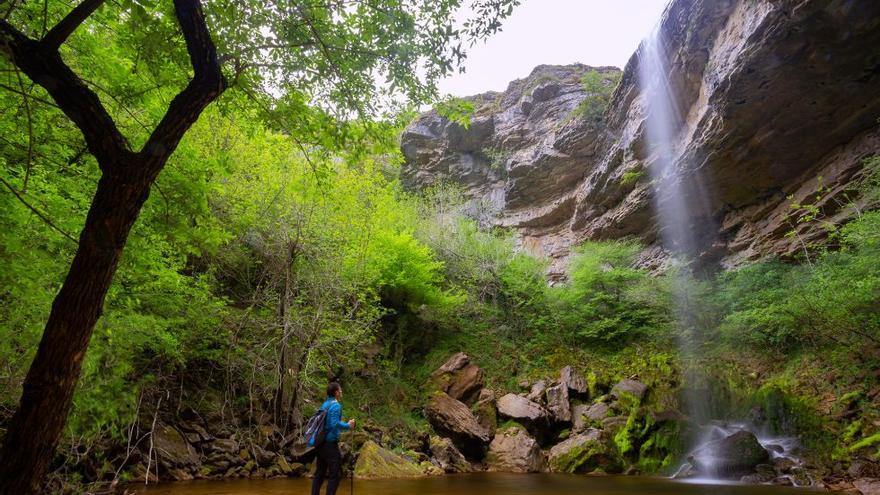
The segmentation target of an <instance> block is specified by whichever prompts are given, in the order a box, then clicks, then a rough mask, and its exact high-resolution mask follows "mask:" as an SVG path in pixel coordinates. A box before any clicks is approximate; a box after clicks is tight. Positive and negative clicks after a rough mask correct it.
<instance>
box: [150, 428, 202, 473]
mask: <svg viewBox="0 0 880 495" xmlns="http://www.w3.org/2000/svg"><path fill="white" fill-rule="evenodd" d="M153 452H155V454H156V456H157V458H158V459H159V464H160V465H162V467H164V468H165V469H167V470H171V469H172V468H189V467H193V466H195V465H196V464H198V462H199V456H198V454H196V451H195V449H194V448H193V447H192V445H190V444H189V443H187V441H186V439H184V438H183V435H181V434H180V432H179V431H177V430H175V429H174V428H172V427H170V426H168V425H157V426H156V429H154V430H153Z"/></svg>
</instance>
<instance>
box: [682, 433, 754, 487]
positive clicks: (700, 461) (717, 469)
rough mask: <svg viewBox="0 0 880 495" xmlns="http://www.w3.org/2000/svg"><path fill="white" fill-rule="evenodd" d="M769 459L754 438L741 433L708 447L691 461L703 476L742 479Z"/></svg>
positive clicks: (695, 453) (749, 434) (707, 445)
mask: <svg viewBox="0 0 880 495" xmlns="http://www.w3.org/2000/svg"><path fill="white" fill-rule="evenodd" d="M769 459H770V453H769V452H767V450H766V449H764V447H762V446H761V444H760V443H758V439H757V438H756V437H755V435H754V434H752V433H751V432H748V431H738V432H736V433H734V434H733V435H730V436H728V437H726V438H722V439H721V440H717V441H714V442H711V443H708V444H706V445H705V446H703V447H702V448H700V450H698V451H696V452H694V454H693V455H691V456H690V457H689V458H688V461H689V462H690V463H691V464H692V465H693V466H694V467H695V468H696V469H697V471H699V472H700V473H702V474H708V475H713V476H719V477H722V478H730V479H739V478H740V477H742V476H745V475H747V474H751V473H753V472H754V471H755V466H757V465H758V464H763V463H765V462H767V461H768V460H769Z"/></svg>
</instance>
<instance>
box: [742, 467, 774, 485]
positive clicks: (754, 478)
mask: <svg viewBox="0 0 880 495" xmlns="http://www.w3.org/2000/svg"><path fill="white" fill-rule="evenodd" d="M776 476H777V475H776V469H774V468H773V466H771V465H769V464H758V465H757V466H755V472H754V473H752V474H747V475H745V476H743V477H742V478H740V481H741V482H743V483H751V484H755V485H757V484H759V483H770V482H771V481H773V480H774V479H776Z"/></svg>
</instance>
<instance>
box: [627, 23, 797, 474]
mask: <svg viewBox="0 0 880 495" xmlns="http://www.w3.org/2000/svg"><path fill="white" fill-rule="evenodd" d="M667 50H668V46H667V44H666V42H665V39H664V35H663V31H662V29H661V28H660V25H659V24H658V25H657V26H656V27H655V28H654V30H653V32H652V33H651V35H650V36H649V37H648V38H647V39H645V40H644V41H643V42H642V45H641V47H640V49H639V52H638V56H639V59H638V81H639V88H640V91H641V94H640V97H641V106H642V111H643V114H644V117H645V124H644V132H645V134H644V137H645V144H646V146H645V150H646V151H645V153H644V154H645V161H646V162H647V163H648V167H647V168H648V173H649V176H650V178H651V184H652V186H653V194H652V198H653V207H654V212H655V215H656V219H657V222H658V229H659V235H660V241H661V243H662V245H663V247H664V248H665V249H666V250H667V251H668V253H669V255H670V258H671V265H672V267H671V268H672V269H671V273H670V276H671V277H672V296H673V301H672V302H673V314H674V318H675V324H676V335H677V336H678V345H679V352H680V356H681V361H682V363H683V369H684V372H683V374H684V382H685V384H686V386H685V394H684V404H682V406H683V409H684V411H685V412H686V413H687V414H688V415H689V416H690V418H691V419H692V420H693V421H694V422H695V423H697V424H699V425H701V426H702V432H701V434H700V435H699V436H698V438H697V439H696V442H695V444H694V445H690V446H689V450H690V454H691V455H692V456H695V457H697V458H698V459H699V461H700V462H701V463H702V465H704V466H712V465H713V460H714V458H715V457H716V453H715V452H714V451H713V445H714V444H715V442H717V440H719V439H720V438H724V437H725V436H728V435H732V434H733V433H735V432H737V431H742V430H746V431H749V432H751V433H753V434H755V435H756V438H757V440H758V442H759V443H761V445H762V446H763V447H765V448H766V449H767V450H768V451H769V452H771V457H772V458H776V457H787V458H789V459H793V461H794V462H796V463H798V464H800V461H799V460H798V459H797V457H795V456H794V455H793V453H794V452H795V451H796V448H797V439H795V438H790V437H773V436H771V435H769V434H768V432H763V431H759V430H758V429H757V428H756V427H755V426H754V425H751V424H747V423H741V422H736V423H728V422H725V421H719V420H717V419H715V418H713V417H712V412H711V407H710V406H709V405H710V401H711V397H709V394H708V393H707V392H708V391H707V390H700V389H699V388H698V387H696V386H695V384H696V383H699V382H700V379H699V377H698V376H697V374H696V373H695V371H696V369H697V366H696V365H697V360H698V358H699V357H700V356H699V337H700V336H699V331H700V325H699V321H698V318H697V316H698V308H697V307H696V306H695V304H694V302H693V301H691V299H692V298H691V296H690V295H691V294H693V292H694V291H693V286H694V283H695V278H694V277H693V276H692V275H691V270H692V268H693V266H694V265H695V264H696V263H695V262H696V261H698V258H699V255H700V249H701V247H702V239H701V232H711V231H712V230H713V228H714V225H713V223H712V221H711V216H710V215H709V214H708V212H709V211H710V208H709V205H710V201H709V199H710V198H709V195H708V194H707V191H706V188H705V187H704V177H703V175H702V173H701V171H700V170H699V169H698V167H696V166H695V164H693V163H688V159H687V158H686V154H684V153H682V150H681V149H680V148H679V147H678V144H679V143H681V142H683V141H684V140H683V139H681V137H682V136H681V134H682V133H684V132H688V129H687V126H686V122H685V113H684V110H686V109H684V108H682V106H681V103H682V102H681V101H680V100H681V94H682V93H681V90H682V89H683V88H681V87H678V86H676V82H677V80H676V79H675V78H676V76H679V77H680V76H681V74H680V73H677V72H676V71H675V67H673V66H672V65H671V64H670V63H669V60H668V51H667ZM687 469H690V464H685V465H684V466H682V469H680V470H679V472H682V471H683V470H687ZM700 475H701V476H703V477H701V478H699V481H700V482H706V481H719V480H718V479H717V477H716V476H715V475H713V474H707V473H701V474H700ZM706 476H708V477H706ZM795 484H797V483H795Z"/></svg>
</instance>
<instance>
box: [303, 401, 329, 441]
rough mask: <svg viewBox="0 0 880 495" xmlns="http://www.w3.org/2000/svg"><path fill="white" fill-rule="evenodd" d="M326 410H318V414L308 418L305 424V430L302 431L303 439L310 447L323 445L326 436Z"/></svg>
mask: <svg viewBox="0 0 880 495" xmlns="http://www.w3.org/2000/svg"><path fill="white" fill-rule="evenodd" d="M327 409H329V408H327ZM327 409H318V412H316V413H315V414H314V415H313V416H312V417H311V418H309V422H308V423H306V427H305V430H303V438H304V439H305V440H306V442H308V444H309V445H310V446H313V447H318V446H320V445H321V444H322V443H324V439H325V437H326V436H327V428H326V423H327Z"/></svg>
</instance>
